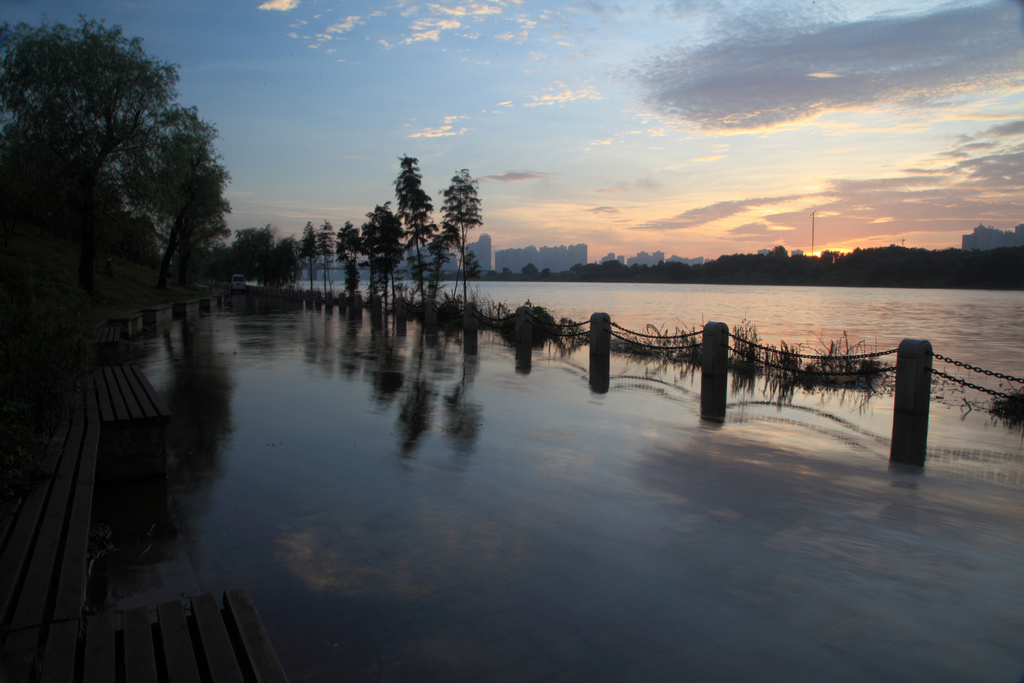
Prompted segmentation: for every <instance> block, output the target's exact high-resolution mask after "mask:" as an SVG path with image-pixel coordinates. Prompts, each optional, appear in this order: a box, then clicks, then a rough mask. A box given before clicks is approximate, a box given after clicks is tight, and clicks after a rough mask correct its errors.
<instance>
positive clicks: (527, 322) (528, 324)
mask: <svg viewBox="0 0 1024 683" xmlns="http://www.w3.org/2000/svg"><path fill="white" fill-rule="evenodd" d="M515 340H516V343H517V344H530V343H532V342H533V311H532V310H531V309H530V307H529V306H520V307H519V308H517V309H516V327H515Z"/></svg>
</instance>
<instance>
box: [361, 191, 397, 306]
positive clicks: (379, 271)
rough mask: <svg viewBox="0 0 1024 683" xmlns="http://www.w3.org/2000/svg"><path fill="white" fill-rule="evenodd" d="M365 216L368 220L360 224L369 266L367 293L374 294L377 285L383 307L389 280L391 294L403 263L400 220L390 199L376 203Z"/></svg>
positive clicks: (385, 302)
mask: <svg viewBox="0 0 1024 683" xmlns="http://www.w3.org/2000/svg"><path fill="white" fill-rule="evenodd" d="M366 217H367V218H368V219H369V220H368V221H367V222H366V223H363V254H365V255H366V257H367V264H368V265H369V267H370V292H371V293H373V294H376V292H377V288H378V287H380V288H381V290H382V291H383V294H384V304H385V307H386V306H387V301H388V283H389V282H390V283H391V295H392V297H394V294H395V268H396V267H397V266H398V264H399V263H401V262H402V256H403V251H402V221H400V220H399V219H398V217H397V216H395V215H394V214H393V213H391V202H384V204H383V205H380V204H378V205H377V206H376V207H374V209H373V211H371V212H370V213H368V214H366Z"/></svg>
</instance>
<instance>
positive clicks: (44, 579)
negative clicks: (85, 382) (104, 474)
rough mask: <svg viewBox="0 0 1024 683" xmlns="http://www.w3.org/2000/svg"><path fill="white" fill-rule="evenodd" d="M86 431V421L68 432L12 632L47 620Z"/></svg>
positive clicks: (72, 426)
mask: <svg viewBox="0 0 1024 683" xmlns="http://www.w3.org/2000/svg"><path fill="white" fill-rule="evenodd" d="M84 431H85V425H84V424H83V421H77V422H75V423H73V424H72V425H71V429H70V430H69V432H68V440H67V442H66V443H65V447H64V452H63V454H62V457H61V461H60V465H59V466H58V468H57V472H56V474H55V476H54V481H53V490H52V492H51V494H50V500H49V503H48V504H47V506H46V514H45V516H44V517H43V520H42V525H41V526H40V529H39V537H38V538H37V540H36V544H35V548H34V549H33V551H32V559H31V560H30V562H29V567H28V573H27V574H26V576H25V583H24V585H23V586H22V589H21V598H20V599H19V600H18V605H17V607H16V608H15V611H14V616H13V618H12V619H11V628H12V629H17V628H23V627H26V626H38V625H40V624H42V623H43V620H44V619H45V608H46V602H47V594H48V593H49V590H50V585H51V580H52V578H53V575H54V570H55V569H56V567H57V561H58V558H59V557H60V549H61V546H62V543H63V542H64V540H65V536H64V523H65V520H66V519H67V512H68V508H69V506H70V498H71V489H72V486H73V485H74V482H75V474H76V472H75V470H76V467H77V465H78V455H79V453H80V450H79V449H80V447H81V440H82V438H83V436H84Z"/></svg>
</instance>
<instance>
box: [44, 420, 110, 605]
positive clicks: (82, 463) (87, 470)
mask: <svg viewBox="0 0 1024 683" xmlns="http://www.w3.org/2000/svg"><path fill="white" fill-rule="evenodd" d="M99 443H100V425H99V423H98V422H91V423H89V424H88V425H87V426H86V430H85V437H84V438H83V440H82V452H81V455H80V457H79V464H78V478H77V480H76V482H75V490H74V500H73V502H72V504H71V517H70V518H69V520H68V528H67V542H66V543H65V545H64V559H63V561H62V562H61V570H60V582H59V584H58V586H57V601H56V604H55V605H54V610H53V618H54V620H55V621H63V620H65V619H73V618H75V617H77V616H79V615H80V614H81V613H82V604H83V603H84V602H85V573H86V556H87V554H88V551H89V525H90V521H91V515H92V493H93V485H94V483H95V481H96V458H97V453H98V450H99Z"/></svg>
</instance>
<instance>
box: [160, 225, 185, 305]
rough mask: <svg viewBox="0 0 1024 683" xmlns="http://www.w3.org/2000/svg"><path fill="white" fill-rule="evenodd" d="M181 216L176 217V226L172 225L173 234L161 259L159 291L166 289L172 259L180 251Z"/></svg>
mask: <svg viewBox="0 0 1024 683" xmlns="http://www.w3.org/2000/svg"><path fill="white" fill-rule="evenodd" d="M181 221H182V218H181V215H180V214H179V215H178V216H176V217H175V219H174V224H173V225H171V234H170V235H169V236H168V237H167V249H166V250H165V251H164V256H163V258H162V259H160V275H159V277H158V278H157V281H156V288H157V289H166V287H167V276H168V274H169V273H170V270H171V259H172V258H174V252H175V251H176V250H177V249H178V232H179V231H180V228H181Z"/></svg>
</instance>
